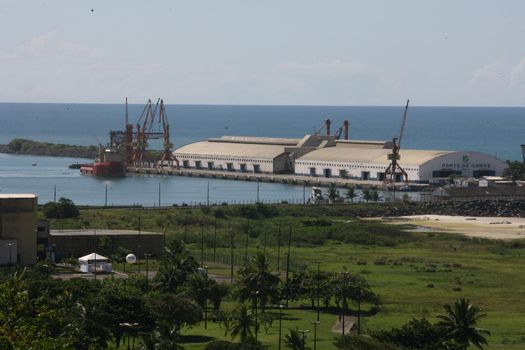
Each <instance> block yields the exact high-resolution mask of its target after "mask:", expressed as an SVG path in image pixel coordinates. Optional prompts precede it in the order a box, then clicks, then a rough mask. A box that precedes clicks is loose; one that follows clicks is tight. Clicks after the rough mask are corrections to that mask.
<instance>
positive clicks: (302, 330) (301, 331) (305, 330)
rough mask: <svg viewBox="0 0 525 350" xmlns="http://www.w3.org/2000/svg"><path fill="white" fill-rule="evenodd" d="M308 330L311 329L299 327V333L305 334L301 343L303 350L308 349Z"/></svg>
mask: <svg viewBox="0 0 525 350" xmlns="http://www.w3.org/2000/svg"><path fill="white" fill-rule="evenodd" d="M308 332H310V330H309V329H299V333H301V334H302V335H303V338H302V339H303V343H302V344H301V345H302V346H301V348H302V350H304V349H306V339H305V338H306V336H305V334H306V333H308Z"/></svg>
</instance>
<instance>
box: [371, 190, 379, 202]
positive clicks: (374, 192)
mask: <svg viewBox="0 0 525 350" xmlns="http://www.w3.org/2000/svg"><path fill="white" fill-rule="evenodd" d="M370 199H371V200H372V202H379V191H378V190H376V189H375V188H374V189H373V190H372V191H370Z"/></svg>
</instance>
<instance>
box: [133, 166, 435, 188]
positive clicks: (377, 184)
mask: <svg viewBox="0 0 525 350" xmlns="http://www.w3.org/2000/svg"><path fill="white" fill-rule="evenodd" d="M127 172H128V173H131V174H143V175H171V176H190V177H192V176H193V177H202V178H212V179H222V180H240V181H254V182H256V181H259V182H270V183H282V184H290V185H299V186H319V187H328V186H330V185H335V186H336V187H340V188H348V187H350V186H357V187H374V188H386V186H385V184H384V183H383V181H375V180H357V179H343V178H329V177H314V176H304V175H295V174H268V173H249V172H235V171H224V170H210V169H194V168H190V169H177V168H171V167H169V168H168V167H163V168H148V167H128V168H127ZM404 186H406V184H405V183H396V187H404ZM410 186H411V187H418V188H420V189H422V188H425V187H428V185H425V184H411V185H410ZM390 188H391V185H390Z"/></svg>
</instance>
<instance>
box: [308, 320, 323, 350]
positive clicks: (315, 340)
mask: <svg viewBox="0 0 525 350" xmlns="http://www.w3.org/2000/svg"><path fill="white" fill-rule="evenodd" d="M310 323H312V324H313V325H314V350H317V325H318V324H319V323H321V321H319V320H317V321H313V322H310Z"/></svg>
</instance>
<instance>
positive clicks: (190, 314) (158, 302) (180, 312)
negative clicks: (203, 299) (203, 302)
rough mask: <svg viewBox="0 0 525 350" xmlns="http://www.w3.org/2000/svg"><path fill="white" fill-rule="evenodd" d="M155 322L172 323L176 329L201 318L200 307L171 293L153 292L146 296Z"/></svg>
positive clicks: (190, 324) (195, 322) (194, 322)
mask: <svg viewBox="0 0 525 350" xmlns="http://www.w3.org/2000/svg"><path fill="white" fill-rule="evenodd" d="M146 302H147V304H148V306H149V307H150V308H151V311H152V312H153V315H154V317H155V319H156V320H157V324H161V325H172V326H174V327H175V330H176V331H180V329H181V328H182V327H187V326H192V325H195V324H197V323H198V322H200V320H201V319H202V309H201V308H200V307H199V306H198V305H197V304H196V303H194V302H193V301H191V300H190V299H188V298H184V297H181V296H178V295H175V294H173V293H159V292H153V293H150V294H148V296H147V298H146Z"/></svg>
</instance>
